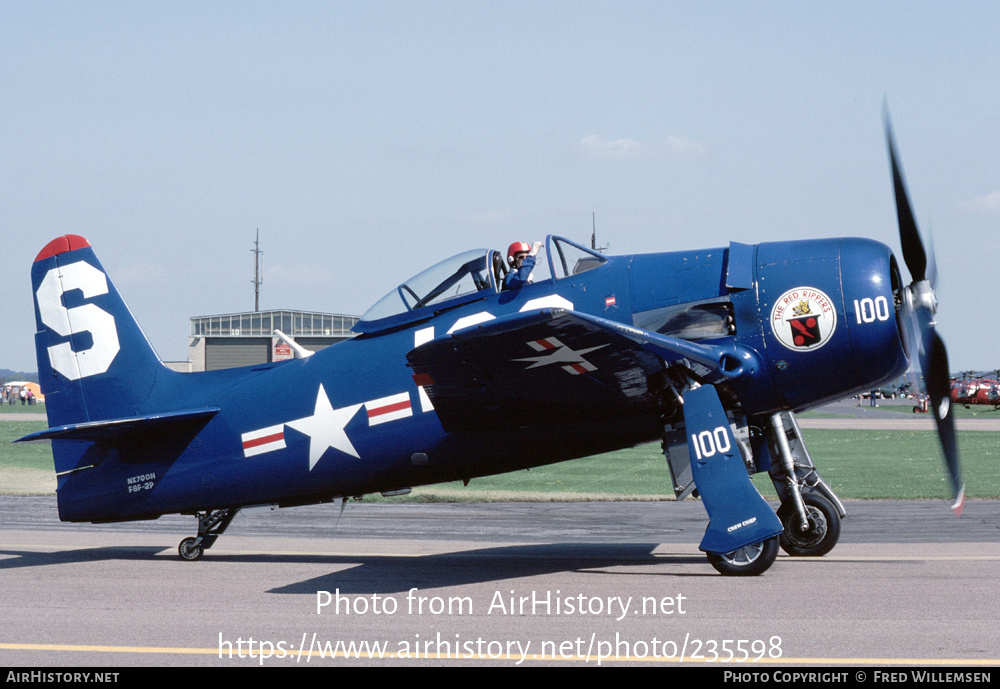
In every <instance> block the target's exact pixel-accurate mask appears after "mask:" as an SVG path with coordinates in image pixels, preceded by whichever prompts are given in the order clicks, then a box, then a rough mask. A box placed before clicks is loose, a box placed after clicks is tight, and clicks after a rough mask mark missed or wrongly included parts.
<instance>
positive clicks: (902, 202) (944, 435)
mask: <svg viewBox="0 0 1000 689" xmlns="http://www.w3.org/2000/svg"><path fill="white" fill-rule="evenodd" d="M885 136H886V140H887V141H888V144H889V161H890V163H891V165H892V184H893V189H894V191H895V196H896V216H897V218H898V220H899V240H900V244H901V245H902V249H903V260H904V262H905V263H906V267H907V269H908V270H909V271H910V275H911V277H912V278H913V282H912V283H911V284H910V285H908V286H907V287H904V288H903V289H902V290H901V292H902V294H901V297H902V302H903V309H904V312H905V313H906V314H907V315H908V317H909V319H910V320H911V323H912V325H913V327H914V328H915V330H916V332H917V338H918V344H919V348H920V368H921V370H922V371H923V373H924V380H925V381H926V382H927V394H928V395H929V396H930V398H931V409H932V411H933V413H934V421H935V422H936V423H937V430H938V437H939V438H940V440H941V448H942V450H943V451H944V460H945V466H946V468H947V470H948V477H949V478H950V479H951V487H952V494H953V497H954V499H955V502H954V504H953V505H952V506H951V508H952V510H953V511H954V512H955V515H956V516H961V515H962V508H963V507H964V505H965V484H964V483H963V482H962V471H961V468H960V466H959V458H958V443H957V442H956V435H955V417H954V414H953V413H952V410H951V397H950V392H951V384H950V379H951V374H950V372H949V369H948V351H947V349H946V348H945V344H944V340H943V339H941V336H940V335H939V334H938V333H937V329H936V325H937V323H936V321H935V320H934V315H935V314H936V313H937V308H938V301H937V296H936V295H935V294H934V282H935V280H936V277H937V275H936V273H937V271H936V268H935V262H934V256H933V253H932V254H931V255H930V270H928V254H927V251H926V250H925V248H924V244H923V241H922V240H921V238H920V231H919V230H918V229H917V223H916V220H914V217H913V209H912V207H911V205H910V198H909V195H908V194H907V191H906V183H905V181H904V180H903V171H902V168H901V166H900V164H899V156H898V154H897V152H896V142H895V140H894V138H893V135H892V123H891V122H890V121H889V115H888V112H886V114H885Z"/></svg>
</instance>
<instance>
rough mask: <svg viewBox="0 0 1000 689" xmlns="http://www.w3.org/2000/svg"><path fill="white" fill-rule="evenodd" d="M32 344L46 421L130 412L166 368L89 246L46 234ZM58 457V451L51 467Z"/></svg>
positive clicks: (37, 268)
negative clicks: (34, 350)
mask: <svg viewBox="0 0 1000 689" xmlns="http://www.w3.org/2000/svg"><path fill="white" fill-rule="evenodd" d="M31 284H32V290H33V292H34V295H35V319H36V323H37V330H38V332H37V333H36V334H35V349H36V355H37V357H38V376H39V381H40V384H41V387H42V392H43V393H44V394H45V406H46V411H47V412H48V417H49V425H50V426H59V425H64V424H72V423H84V422H87V421H100V420H105V419H114V418H122V417H129V416H133V415H135V414H137V413H138V412H139V410H140V409H141V406H142V403H143V402H144V401H145V400H146V399H147V398H148V397H149V394H150V391H151V389H152V387H153V382H154V381H155V380H156V378H157V376H158V375H162V374H163V373H164V372H167V371H168V369H166V367H165V366H163V364H162V363H161V362H160V359H159V357H158V356H157V355H156V352H155V351H153V347H152V346H151V345H150V344H149V340H147V339H146V336H145V334H144V333H143V332H142V329H141V328H140V327H139V324H138V323H136V321H135V318H134V317H133V316H132V313H131V312H130V311H129V309H128V306H126V305H125V302H124V301H123V300H122V298H121V295H119V293H118V290H117V289H116V288H115V286H114V284H113V283H112V282H111V280H110V278H108V275H107V273H106V272H105V270H104V267H103V266H102V265H101V262H100V261H99V260H98V259H97V255H96V254H95V253H94V250H93V249H92V248H91V247H90V243H89V242H88V241H87V240H86V239H84V238H83V237H80V236H77V235H66V236H64V237H59V238H58V239H55V240H53V241H51V242H49V243H48V244H47V245H46V246H45V248H44V249H42V250H41V252H39V254H38V256H37V257H36V258H35V263H34V265H33V266H32V269H31ZM59 464H60V462H59V458H58V457H57V458H56V465H57V471H58V470H59Z"/></svg>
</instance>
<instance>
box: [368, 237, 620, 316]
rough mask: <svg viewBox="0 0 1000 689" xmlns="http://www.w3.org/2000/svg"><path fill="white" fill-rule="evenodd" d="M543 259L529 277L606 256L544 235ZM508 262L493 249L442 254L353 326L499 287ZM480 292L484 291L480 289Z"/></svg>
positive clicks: (549, 275) (582, 267) (582, 266)
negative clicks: (447, 256) (448, 255)
mask: <svg viewBox="0 0 1000 689" xmlns="http://www.w3.org/2000/svg"><path fill="white" fill-rule="evenodd" d="M546 247H547V249H548V251H546V252H545V253H546V254H547V255H548V261H544V260H541V257H539V260H538V261H537V263H536V266H535V270H534V272H533V274H532V275H533V282H534V283H536V284H537V283H540V282H545V281H548V280H551V279H556V280H558V279H562V278H565V277H569V276H570V275H577V274H579V273H583V272H585V271H588V270H591V269H593V268H597V267H598V266H600V265H601V264H603V263H604V262H606V261H607V260H608V258H607V257H606V256H602V255H601V254H599V253H596V252H594V251H591V250H589V249H585V248H583V247H581V246H579V245H577V244H574V243H573V242H570V241H569V240H567V239H563V238H562V237H555V236H552V235H550V236H549V237H547V238H546ZM506 273H507V264H506V262H505V261H504V258H503V255H502V254H501V252H499V251H496V250H494V249H472V250H470V251H466V252H463V253H461V254H458V255H457V256H452V257H451V258H448V259H445V260H443V261H441V262H440V263H438V264H436V265H434V266H431V267H430V268H428V269H427V270H425V271H423V272H422V273H419V274H417V275H415V276H414V277H412V278H410V279H409V280H407V281H406V282H404V283H402V284H401V285H399V286H397V287H396V288H395V289H393V290H392V291H391V292H389V293H388V294H386V295H385V296H384V297H382V298H381V299H379V300H378V301H377V302H375V304H374V305H373V306H372V307H371V308H370V309H368V311H366V312H365V314H364V315H363V316H362V317H361V320H360V321H358V322H357V324H355V326H354V328H353V330H354V331H355V332H358V333H372V332H377V331H379V330H383V329H386V328H394V327H397V326H399V325H404V324H405V323H409V322H411V321H416V320H422V319H424V318H430V317H431V316H433V315H434V313H435V312H437V311H439V310H441V309H442V308H453V307H455V306H459V305H461V304H464V303H466V302H469V301H475V300H476V299H481V298H483V297H484V296H486V295H488V294H497V293H499V292H500V291H501V289H502V285H503V278H504V275H506ZM482 292H485V294H481V293H482Z"/></svg>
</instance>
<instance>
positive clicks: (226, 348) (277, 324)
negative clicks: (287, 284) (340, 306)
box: [188, 309, 358, 371]
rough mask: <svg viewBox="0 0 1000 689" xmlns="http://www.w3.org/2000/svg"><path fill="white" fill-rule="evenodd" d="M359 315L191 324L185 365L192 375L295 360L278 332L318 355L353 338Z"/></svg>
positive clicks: (259, 314)
mask: <svg viewBox="0 0 1000 689" xmlns="http://www.w3.org/2000/svg"><path fill="white" fill-rule="evenodd" d="M357 321H358V316H346V315H343V314H334V313H315V312H312V311H292V310H288V309H277V310H274V311H250V312H247V313H227V314H222V315H218V316H196V317H194V318H192V319H191V332H190V334H189V336H188V361H190V362H191V363H190V369H189V370H191V371H214V370H217V369H221V368H234V367H236V366H252V365H254V364H262V363H266V362H272V361H281V360H283V359H292V358H294V356H295V355H294V353H293V352H292V349H291V347H289V346H288V345H287V344H286V343H285V342H284V341H283V340H282V339H281V338H279V337H278V336H277V335H275V334H274V331H275V330H280V331H281V332H283V333H285V334H286V335H289V336H291V337H292V338H294V340H295V342H296V343H298V344H299V345H301V346H302V347H304V348H306V349H309V350H312V351H316V350H318V349H323V348H324V347H328V346H330V345H332V344H336V343H337V342H341V341H343V340H346V339H349V338H351V337H353V336H354V333H352V332H351V327H352V326H353V325H354V324H355V323H357Z"/></svg>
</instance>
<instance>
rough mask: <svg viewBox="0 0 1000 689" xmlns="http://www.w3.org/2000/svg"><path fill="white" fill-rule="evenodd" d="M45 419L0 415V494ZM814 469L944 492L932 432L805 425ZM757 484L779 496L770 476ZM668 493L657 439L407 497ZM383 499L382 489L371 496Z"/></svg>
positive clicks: (844, 485)
mask: <svg viewBox="0 0 1000 689" xmlns="http://www.w3.org/2000/svg"><path fill="white" fill-rule="evenodd" d="M45 426H46V424H45V422H42V421H22V420H20V419H10V418H8V419H4V420H2V421H0V493H5V494H12V493H13V494H45V493H52V492H54V490H55V478H54V475H53V466H52V454H51V452H50V450H49V446H48V443H30V444H25V445H11V444H10V442H11V441H12V440H14V439H16V438H19V437H21V436H23V435H26V434H28V433H32V432H34V431H37V430H41V429H43V428H45ZM803 434H804V435H805V439H806V442H807V444H808V446H809V452H810V454H811V455H812V457H813V461H815V462H816V464H817V466H818V469H819V472H820V474H821V475H822V476H823V478H824V479H825V480H826V482H827V483H828V484H830V487H831V488H833V490H834V492H835V493H837V494H838V495H839V496H840V497H841V498H845V499H893V500H910V499H919V498H941V499H946V498H948V497H950V495H949V493H950V489H949V485H948V480H947V477H946V476H945V472H944V468H943V463H942V461H941V457H940V449H939V446H938V441H937V437H936V434H935V433H934V432H933V431H876V430H825V429H823V430H816V429H810V430H805V431H803ZM959 448H960V451H961V453H962V462H963V470H964V473H965V477H966V482H967V486H966V495H967V496H968V497H970V498H1000V461H998V456H1000V433H993V432H980V431H967V432H960V433H959ZM754 483H755V484H756V485H757V487H758V490H760V491H761V493H762V494H763V495H764V496H765V497H768V498H773V497H775V494H774V489H773V487H772V486H771V482H770V479H769V478H768V477H767V476H766V475H757V476H756V477H754ZM672 497H673V488H672V486H671V484H670V474H669V471H668V470H667V467H666V461H665V460H664V458H663V455H662V454H661V453H660V446H659V444H658V443H653V444H650V445H642V446H639V447H634V448H630V449H627V450H621V451H618V452H612V453H608V454H605V455H598V456H596V457H589V458H586V459H578V460H574V461H570V462H562V463H560V464H554V465H551V466H545V467H538V468H535V469H531V470H528V471H518V472H514V473H511V474H503V475H500V476H489V477H484V478H480V479H475V480H473V481H472V482H471V483H470V484H469V486H467V487H466V486H463V485H462V484H461V483H460V482H455V483H448V484H441V485H436V486H426V487H418V488H415V489H414V491H413V493H411V494H410V495H409V496H406V497H404V498H389V500H393V501H399V500H410V501H424V502H465V501H483V502H488V501H511V500H534V501H553V502H555V501H564V500H663V499H671V498H672ZM369 499H374V500H381V499H382V498H378V497H377V498H369Z"/></svg>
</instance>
